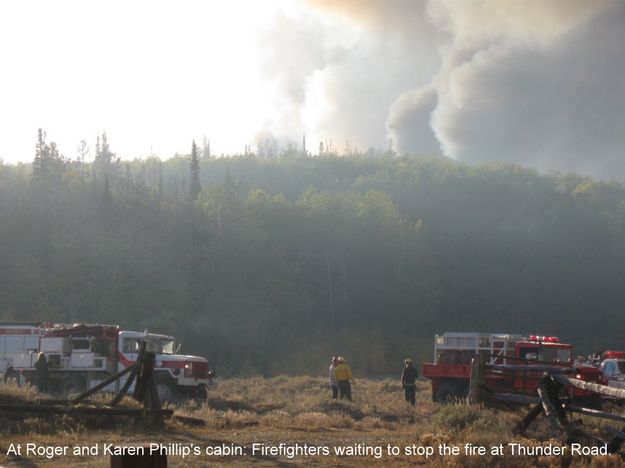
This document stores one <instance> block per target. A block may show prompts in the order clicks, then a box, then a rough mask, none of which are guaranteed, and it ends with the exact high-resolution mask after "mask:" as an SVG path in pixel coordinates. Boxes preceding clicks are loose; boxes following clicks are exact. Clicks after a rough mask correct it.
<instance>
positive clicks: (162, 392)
mask: <svg viewBox="0 0 625 468" xmlns="http://www.w3.org/2000/svg"><path fill="white" fill-rule="evenodd" d="M156 393H157V394H158V399H159V400H160V402H161V403H167V402H171V401H173V399H174V395H175V394H176V391H175V390H174V387H172V386H171V385H170V384H168V383H167V382H157V383H156Z"/></svg>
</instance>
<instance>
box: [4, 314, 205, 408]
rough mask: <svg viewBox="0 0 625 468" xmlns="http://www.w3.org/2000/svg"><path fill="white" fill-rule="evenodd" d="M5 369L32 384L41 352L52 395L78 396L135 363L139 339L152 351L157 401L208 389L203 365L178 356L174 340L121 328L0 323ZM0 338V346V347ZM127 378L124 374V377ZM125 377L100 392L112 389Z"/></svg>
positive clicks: (195, 358)
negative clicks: (54, 392) (78, 393)
mask: <svg viewBox="0 0 625 468" xmlns="http://www.w3.org/2000/svg"><path fill="white" fill-rule="evenodd" d="M0 337H4V350H5V353H4V359H5V366H6V368H7V371H8V372H10V373H12V375H13V376H16V377H18V378H19V379H20V380H21V381H31V382H32V381H34V377H35V369H34V364H35V361H36V360H37V355H38V354H39V353H40V352H42V353H44V354H45V356H46V357H47V359H48V366H49V369H50V380H51V382H50V387H51V391H58V392H61V393H63V394H69V393H77V392H81V391H84V390H87V389H89V388H92V387H94V386H95V385H97V384H98V383H100V382H101V381H103V380H105V379H106V378H108V377H110V376H111V375H113V374H115V373H117V372H120V371H121V370H123V369H125V368H126V367H128V366H130V365H132V364H134V363H135V362H136V360H137V356H138V352H139V346H140V343H141V342H142V341H145V342H146V344H147V348H146V349H147V350H148V351H151V352H153V353H155V355H156V362H155V369H154V376H155V379H156V386H157V390H158V393H159V397H160V399H161V400H162V401H168V400H171V399H172V398H173V397H175V396H177V395H200V396H201V395H204V394H205V392H206V389H207V387H208V386H210V385H211V381H212V375H213V373H212V371H209V368H208V361H207V360H206V359H205V358H202V357H198V356H188V355H180V354H177V352H178V349H176V347H175V339H174V337H173V336H168V335H158V334H154V333H148V332H147V331H144V332H137V331H129V330H122V329H120V328H119V326H117V325H99V324H39V325H37V324H30V325H29V326H26V325H21V326H20V327H17V326H15V325H14V324H6V323H5V324H0ZM2 344H3V343H2V340H1V339H0V345H2ZM0 370H1V369H0ZM126 377H127V376H126ZM126 377H123V378H122V379H119V380H117V381H116V382H115V383H113V384H111V385H110V386H108V387H106V388H105V391H106V390H108V391H117V390H119V388H121V386H123V384H124V383H125V379H126Z"/></svg>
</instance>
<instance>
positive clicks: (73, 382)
mask: <svg viewBox="0 0 625 468" xmlns="http://www.w3.org/2000/svg"><path fill="white" fill-rule="evenodd" d="M85 388H86V384H85V381H84V380H83V379H82V378H81V377H78V376H75V375H71V376H69V377H65V378H64V379H63V381H62V382H61V391H62V392H63V394H65V395H70V394H72V393H82V392H84V391H85Z"/></svg>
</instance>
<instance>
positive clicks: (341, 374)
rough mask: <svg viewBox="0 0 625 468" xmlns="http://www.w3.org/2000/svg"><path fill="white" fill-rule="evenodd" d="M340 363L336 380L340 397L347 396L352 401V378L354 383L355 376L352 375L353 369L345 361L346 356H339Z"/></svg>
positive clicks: (336, 371) (336, 372) (337, 367)
mask: <svg viewBox="0 0 625 468" xmlns="http://www.w3.org/2000/svg"><path fill="white" fill-rule="evenodd" d="M337 361H338V365H337V366H336V369H335V371H334V372H335V375H336V382H337V383H338V387H339V398H340V399H341V400H342V399H344V398H347V399H348V400H349V401H352V387H351V385H350V380H351V381H352V383H353V382H354V378H353V377H352V370H351V369H350V368H349V366H348V365H347V363H346V362H345V358H343V357H339V358H337Z"/></svg>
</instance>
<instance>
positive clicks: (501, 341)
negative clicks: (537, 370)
mask: <svg viewBox="0 0 625 468" xmlns="http://www.w3.org/2000/svg"><path fill="white" fill-rule="evenodd" d="M524 339H525V337H524V336H523V335H517V334H509V333H508V334H504V333H459V332H446V333H444V334H442V335H436V339H435V341H434V364H439V361H440V360H441V356H444V355H445V352H446V351H447V352H449V351H452V352H458V351H463V352H469V353H472V354H476V355H477V354H485V355H488V357H489V362H490V363H491V364H508V362H507V361H508V359H507V358H508V357H511V356H514V345H515V344H516V343H517V342H519V341H522V340H524Z"/></svg>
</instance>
